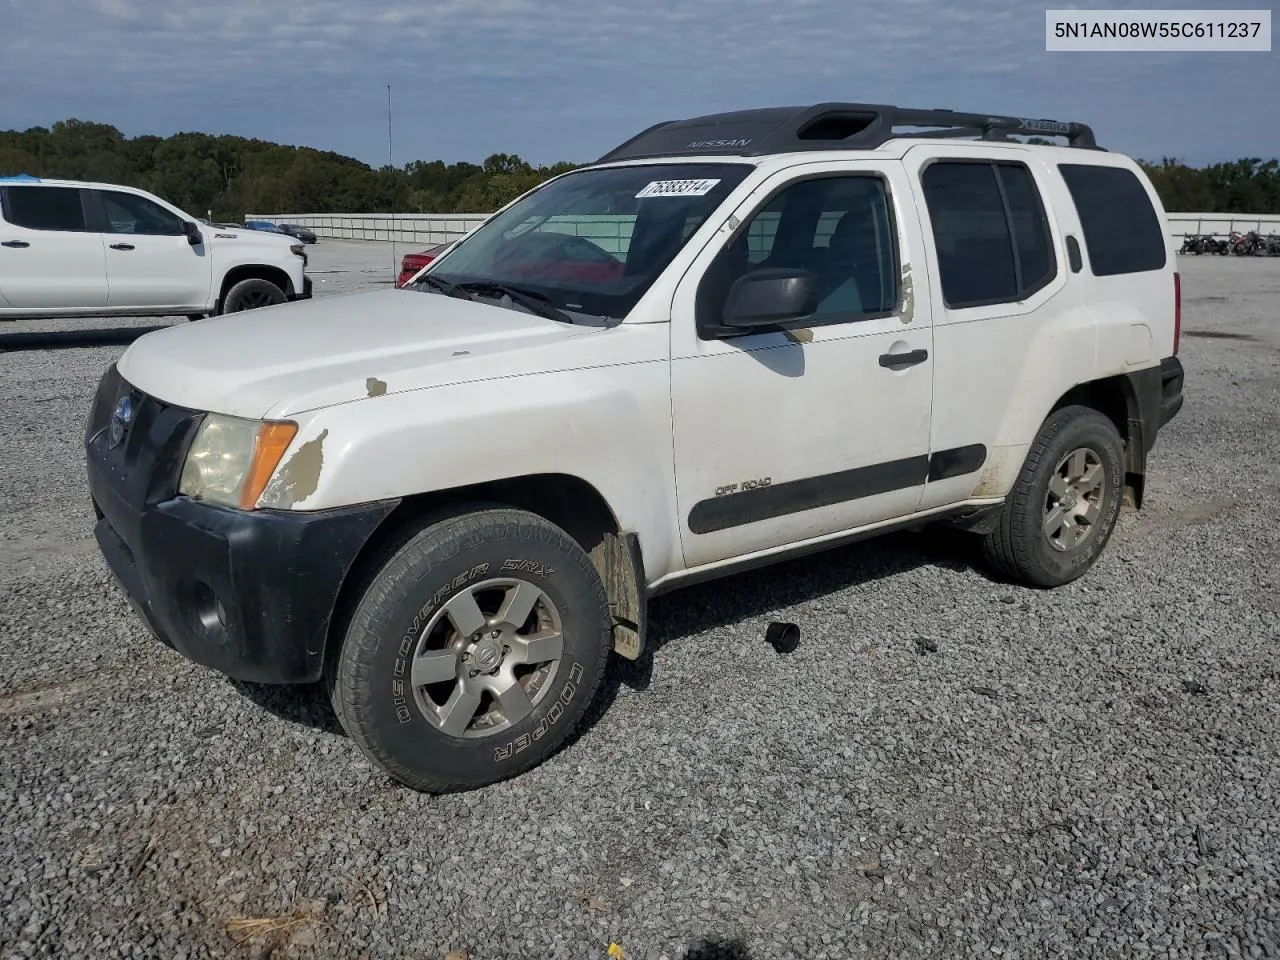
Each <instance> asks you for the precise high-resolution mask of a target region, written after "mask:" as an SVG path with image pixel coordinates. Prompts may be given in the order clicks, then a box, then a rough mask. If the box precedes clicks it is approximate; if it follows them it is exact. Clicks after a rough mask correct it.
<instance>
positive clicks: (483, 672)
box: [329, 508, 611, 792]
mask: <svg viewBox="0 0 1280 960" xmlns="http://www.w3.org/2000/svg"><path fill="white" fill-rule="evenodd" d="M610 646H611V637H610V620H609V608H608V602H607V600H606V597H605V591H604V587H603V585H602V583H601V581H600V578H599V576H598V574H597V573H596V570H595V568H594V567H593V566H592V564H591V561H590V559H589V558H588V557H587V555H586V553H584V552H583V550H582V548H581V547H579V546H578V544H577V543H576V542H574V541H573V540H572V539H571V538H570V537H569V536H568V535H567V534H565V533H564V531H562V530H561V529H559V528H558V527H556V526H554V525H553V524H551V523H549V522H547V521H546V520H543V519H542V518H540V517H538V516H536V515H533V514H530V513H526V512H524V511H520V510H512V509H506V508H494V509H482V510H477V511H475V512H468V513H463V514H460V515H453V516H449V517H447V518H445V519H442V520H439V521H437V522H435V523H431V524H429V525H428V526H426V527H425V528H424V529H422V530H420V531H419V532H418V533H417V534H416V535H414V536H413V537H412V538H411V539H409V540H408V541H407V542H406V543H404V545H403V546H401V547H400V548H399V549H398V550H396V551H395V552H394V553H393V554H392V555H391V556H390V558H389V559H388V560H387V561H386V562H385V564H384V565H383V566H382V567H381V568H380V569H379V570H378V571H377V572H376V574H374V575H373V576H372V578H371V580H370V582H369V584H368V586H367V588H366V589H365V590H364V592H363V595H362V597H361V598H360V599H359V601H358V603H357V605H356V608H355V610H354V613H353V614H352V617H351V620H350V623H349V625H348V627H347V630H346V634H345V636H344V638H343V641H342V647H341V650H340V652H339V653H338V655H337V656H336V657H335V658H334V661H333V664H332V666H331V669H330V672H329V688H330V696H331V699H332V702H333V707H334V711H335V712H336V713H337V715H338V718H339V720H340V721H341V723H342V725H343V728H344V729H345V730H346V732H347V734H348V735H349V736H350V737H351V739H352V741H353V742H354V743H355V744H356V746H357V747H358V748H359V749H360V750H361V751H362V752H363V753H364V754H365V756H366V757H368V758H369V759H370V760H371V761H372V762H374V763H375V764H377V765H378V766H379V767H381V768H382V769H383V770H385V771H386V772H387V773H388V774H390V775H391V776H392V777H393V778H394V779H396V780H398V781H399V782H400V783H402V784H404V785H406V786H409V787H411V788H413V789H416V790H423V791H431V792H446V791H452V790H463V789H473V788H476V787H481V786H485V785H487V784H491V783H495V782H497V781H500V780H505V779H507V778H509V777H512V776H515V775H516V774H519V773H522V772H524V771H526V770H528V769H529V768H531V767H534V766H536V765H538V764H540V763H542V762H543V761H544V760H546V759H547V758H548V757H550V756H551V755H552V754H553V753H555V752H556V751H557V750H558V749H559V748H560V747H561V746H562V745H563V744H564V743H565V741H566V740H567V739H568V738H569V736H570V734H571V733H572V732H573V731H574V729H575V727H576V726H577V724H578V722H579V721H580V720H581V718H582V716H583V714H584V713H585V711H586V709H587V707H588V705H589V704H590V703H591V701H592V700H593V698H594V697H595V694H596V691H597V689H598V687H599V685H600V682H601V679H602V677H603V675H604V668H605V661H606V658H607V657H608V653H609V649H610Z"/></svg>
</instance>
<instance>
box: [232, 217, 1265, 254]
mask: <svg viewBox="0 0 1280 960" xmlns="http://www.w3.org/2000/svg"><path fill="white" fill-rule="evenodd" d="M487 216H488V214H484V213H449V214H444V213H347V214H327V213H326V214H310V213H300V214H293V213H251V214H246V215H245V219H246V220H267V221H270V222H271V223H296V224H298V225H299V226H302V227H308V228H310V229H311V230H314V231H315V233H316V236H318V237H326V238H329V239H333V240H394V241H396V242H397V243H408V244H421V245H422V246H424V247H429V246H432V245H434V244H437V243H447V242H448V241H450V240H456V239H458V238H459V237H462V236H465V235H466V234H468V233H470V232H471V231H472V230H474V229H475V228H476V227H478V226H479V225H480V224H481V223H482V222H483V221H484V219H485V217H487ZM556 219H557V221H559V222H558V223H557V224H556V226H557V228H558V229H563V230H565V232H567V233H577V234H579V235H580V236H584V237H591V238H592V239H593V240H595V241H596V242H597V243H600V244H601V246H605V247H608V248H612V249H611V252H613V253H623V252H625V247H626V240H627V238H628V237H627V236H624V234H627V235H629V230H626V227H627V226H629V223H624V222H623V221H625V220H626V219H627V218H619V217H566V218H559V217H557V218H556ZM1168 220H1169V232H1170V233H1171V234H1172V235H1173V237H1174V238H1175V239H1176V240H1178V241H1181V240H1182V238H1183V237H1187V236H1193V235H1202V234H1209V235H1211V236H1215V237H1223V238H1225V237H1227V236H1228V235H1229V234H1230V233H1231V232H1232V231H1235V232H1237V233H1248V232H1249V231H1250V230H1256V231H1257V232H1258V233H1261V234H1263V235H1264V236H1265V235H1266V234H1269V233H1280V214H1261V215H1258V214H1255V215H1252V216H1245V215H1243V214H1232V213H1171V214H1169V215H1168Z"/></svg>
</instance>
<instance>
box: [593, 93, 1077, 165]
mask: <svg viewBox="0 0 1280 960" xmlns="http://www.w3.org/2000/svg"><path fill="white" fill-rule="evenodd" d="M904 128H911V129H904ZM924 137H927V138H931V139H932V138H940V139H978V140H997V141H1007V140H1010V139H1011V138H1013V137H1046V138H1049V137H1060V138H1063V139H1065V140H1066V145H1067V146H1069V147H1080V148H1083V149H1090V150H1097V149H1100V148H1099V147H1098V145H1097V142H1096V141H1095V140H1094V137H1093V130H1091V129H1090V128H1089V127H1088V126H1086V125H1085V124H1083V123H1063V122H1060V121H1057V120H1031V119H1026V118H1024V117H1001V116H994V115H991V114H985V113H958V112H956V111H954V110H941V109H939V110H918V109H912V108H907V107H894V106H888V105H885V104H869V103H820V104H817V105H816V106H810V107H766V108H763V109H759V110H739V111H736V112H733V113H714V114H709V115H707V116H703V117H693V118H691V119H688V120H671V121H668V122H666V123H657V124H654V125H653V126H652V127H649V128H648V129H647V130H644V131H642V132H640V133H639V134H637V135H636V136H634V137H632V138H631V139H630V140H627V141H626V142H625V143H622V144H620V145H619V146H617V147H615V148H614V149H613V150H611V151H609V152H608V153H606V154H605V155H604V156H602V157H601V158H600V159H599V160H598V161H596V162H597V163H605V162H609V161H614V160H638V159H642V158H649V157H672V156H737V157H759V156H766V155H768V154H773V153H795V152H798V151H805V150H874V149H875V148H876V147H878V146H880V145H881V144H883V143H886V142H887V141H889V140H899V139H917V138H924Z"/></svg>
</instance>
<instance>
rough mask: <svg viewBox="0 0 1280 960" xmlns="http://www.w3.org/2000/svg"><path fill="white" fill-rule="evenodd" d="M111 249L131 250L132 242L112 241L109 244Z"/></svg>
mask: <svg viewBox="0 0 1280 960" xmlns="http://www.w3.org/2000/svg"><path fill="white" fill-rule="evenodd" d="M111 249H112V250H132V249H133V244H132V243H113V244H112V245H111Z"/></svg>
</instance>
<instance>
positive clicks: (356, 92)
mask: <svg viewBox="0 0 1280 960" xmlns="http://www.w3.org/2000/svg"><path fill="white" fill-rule="evenodd" d="M1064 5H1066V4H1064ZM1200 5H1201V6H1203V2H1202V3H1201V4H1200ZM0 22H3V23H4V24H5V29H4V31H3V33H0V62H3V63H5V64H6V73H7V74H8V75H10V76H14V77H21V78H22V80H23V87H22V94H21V95H20V96H15V95H13V93H12V92H9V93H8V94H7V95H6V96H5V97H4V99H3V100H2V101H0V127H23V126H29V125H35V124H40V125H48V124H50V123H52V122H54V121H56V120H59V119H64V118H66V117H68V116H77V117H80V118H82V119H94V120H102V121H105V122H110V123H114V124H116V125H117V126H119V127H121V129H123V130H124V131H125V132H126V133H129V134H136V133H142V132H154V133H161V134H163V133H168V132H172V131H173V130H178V129H185V130H197V129H198V130H207V131H209V132H215V133H220V132H226V133H238V134H243V135H245V136H258V137H264V138H269V139H278V140H282V141H284V142H293V143H308V144H312V145H315V146H318V147H322V148H324V149H334V150H338V151H341V152H344V153H349V154H352V155H354V156H357V157H359V158H361V159H363V160H365V161H367V162H371V163H380V162H382V161H383V160H384V159H385V156H386V149H385V147H386V116H385V110H386V84H388V83H390V84H392V85H393V107H394V110H393V114H394V116H393V121H394V122H393V133H394V137H393V140H394V146H395V153H396V155H397V159H398V160H399V161H400V162H403V161H405V160H408V159H415V158H424V159H429V158H436V157H439V158H443V159H446V160H456V159H470V160H479V159H481V158H483V157H484V156H486V155H487V154H488V153H492V152H495V151H505V152H515V153H520V154H521V155H523V156H526V157H527V158H529V159H533V160H538V161H543V162H550V161H553V160H556V159H562V158H563V159H572V160H587V159H591V158H592V157H594V156H598V155H599V154H600V153H603V152H604V151H605V150H607V149H609V148H610V147H611V146H612V145H613V144H614V143H616V142H618V141H620V140H622V139H625V138H626V137H627V136H629V135H630V134H631V133H633V132H635V130H636V129H639V128H640V127H643V126H647V125H648V124H650V123H653V122H655V121H657V120H661V119H670V118H675V117H681V116H692V115H696V114H700V113H707V112H713V111H717V110H724V109H738V108H743V107H749V106H753V105H775V104H780V103H804V102H816V101H822V100H841V99H847V100H870V101H878V102H898V103H906V104H910V105H920V106H950V107H954V108H956V109H966V110H980V111H985V112H1008V113H1014V114H1018V115H1035V116H1050V117H1061V118H1063V119H1081V120H1085V121H1087V122H1091V123H1093V124H1094V125H1095V127H1096V128H1097V129H1098V130H1099V132H1100V134H1102V135H1103V139H1104V141H1109V143H1108V145H1114V146H1115V147H1116V148H1117V149H1122V150H1125V151H1126V152H1134V153H1138V154H1142V155H1153V156H1154V155H1160V154H1186V153H1203V152H1205V151H1217V152H1219V153H1221V154H1222V155H1224V156H1234V155H1238V154H1240V153H1252V154H1257V153H1259V152H1262V153H1266V154H1277V153H1280V134H1278V133H1277V132H1276V128H1275V126H1274V125H1271V126H1270V127H1268V128H1266V129H1263V130H1258V129H1256V128H1250V127H1249V126H1248V125H1247V124H1246V123H1245V118H1246V117H1249V116H1255V117H1256V116H1264V115H1271V116H1274V115H1275V110H1274V107H1271V106H1269V104H1270V103H1271V97H1272V94H1271V92H1270V91H1269V89H1268V88H1267V87H1266V85H1265V84H1260V83H1253V82H1250V81H1249V80H1248V78H1249V77H1250V76H1253V77H1257V76H1258V72H1259V71H1260V72H1262V73H1264V74H1265V73H1268V72H1269V71H1268V70H1267V69H1266V68H1267V66H1268V64H1269V57H1270V55H1269V54H1253V55H1249V54H1239V55H1227V54H1201V55H1173V54H1141V55H1140V54H1057V53H1055V54H1050V53H1046V52H1045V50H1044V10H1043V8H1041V7H1031V6H1027V5H1026V4H1024V3H1018V2H1016V0H965V2H964V3H960V2H958V0H898V2H895V3H892V4H875V5H857V4H851V3H849V2H848V0H839V2H837V0H788V2H786V3H778V2H777V0H683V2H681V3H678V4H676V3H672V4H669V5H667V6H658V5H652V6H646V5H639V4H636V3H635V2H634V0H560V2H558V3H555V4H549V3H547V2H546V0H538V2H535V0H413V2H409V0H365V2H363V3H353V2H351V0H308V2H306V3H286V4H275V3H268V2H265V0H219V3H216V4H214V3H208V4H201V5H177V4H173V3H172V2H171V0H62V2H59V3H57V4H43V5H42V4H34V3H30V2H19V0H0ZM72 27H73V28H72ZM1233 77H1234V79H1233ZM1242 80H1243V82H1242ZM1264 98H1265V99H1264ZM1190 117H1193V118H1195V122H1187V120H1186V119H1185V118H1190Z"/></svg>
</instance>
